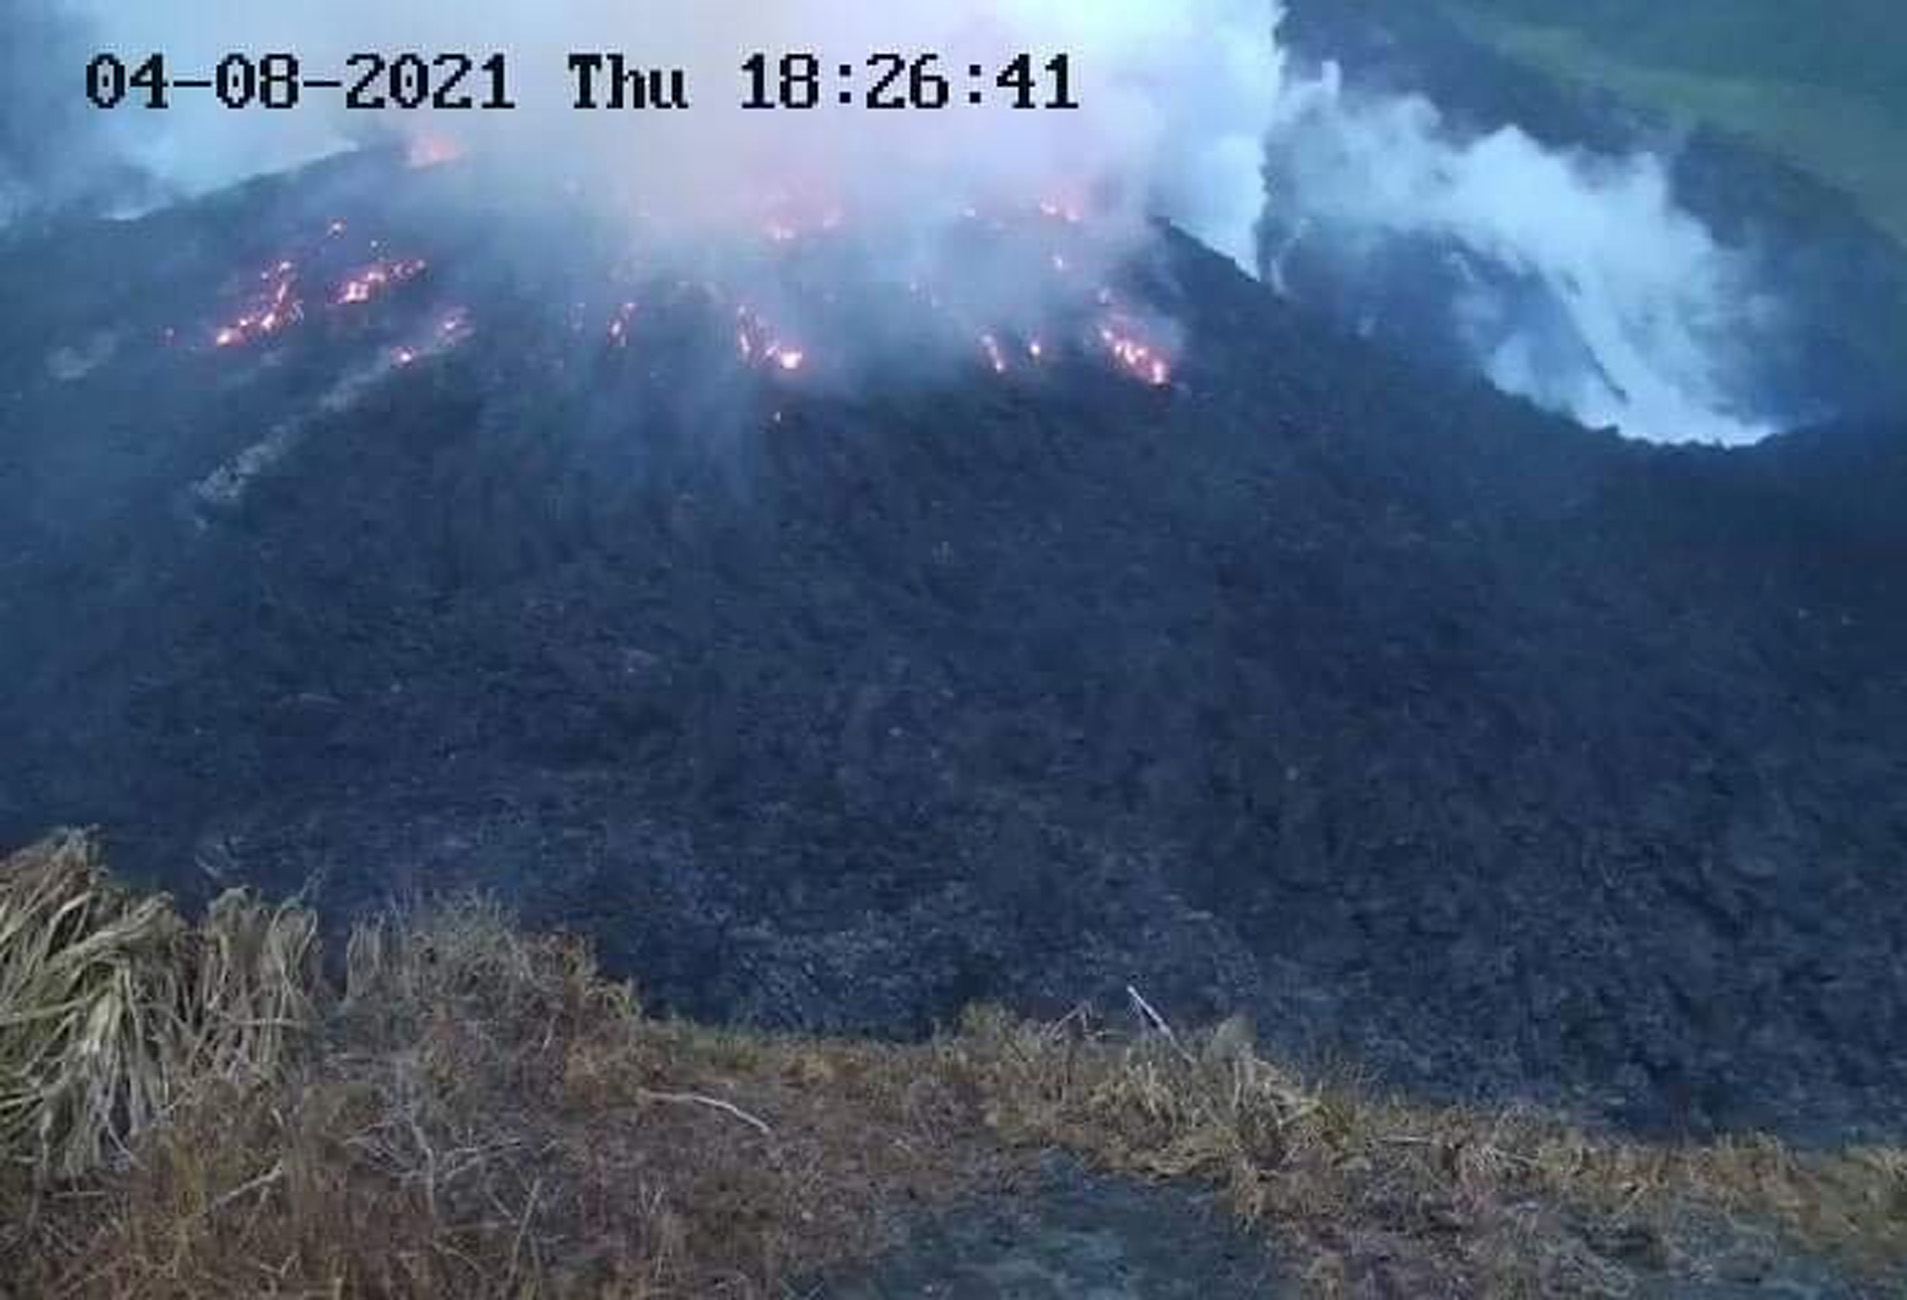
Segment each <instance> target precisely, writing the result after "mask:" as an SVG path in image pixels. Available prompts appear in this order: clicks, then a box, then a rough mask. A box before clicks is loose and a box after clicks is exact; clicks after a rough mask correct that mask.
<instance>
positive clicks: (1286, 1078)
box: [0, 836, 1907, 1297]
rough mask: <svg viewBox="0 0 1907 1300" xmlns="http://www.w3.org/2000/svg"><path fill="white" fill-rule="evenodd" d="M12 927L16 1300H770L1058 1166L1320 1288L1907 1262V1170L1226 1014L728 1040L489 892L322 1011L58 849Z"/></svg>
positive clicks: (0, 1243)
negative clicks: (1266, 1258)
mask: <svg viewBox="0 0 1907 1300" xmlns="http://www.w3.org/2000/svg"><path fill="white" fill-rule="evenodd" d="M0 918H3V919H4V926H5V928H4V929H0V940H3V946H0V972H4V974H0V979H4V980H5V983H4V985H0V996H4V997H5V999H6V1000H5V1002H3V1003H0V1054H4V1057H3V1059H4V1061H5V1065H6V1074H5V1075H4V1080H5V1087H6V1094H5V1095H6V1097H7V1105H8V1109H7V1110H6V1112H5V1114H6V1117H7V1124H8V1127H7V1128H6V1129H5V1130H4V1133H0V1140H4V1141H5V1143H6V1149H7V1150H8V1151H9V1152H12V1153H15V1154H17V1156H18V1160H17V1161H16V1164H17V1166H18V1167H17V1169H16V1174H15V1176H14V1177H13V1178H12V1181H11V1182H9V1183H5V1184H0V1276H4V1277H10V1278H13V1279H15V1280H16V1284H17V1286H18V1288H19V1293H20V1294H24V1295H40V1294H58V1295H74V1296H113V1297H132V1296H138V1297H173V1296H177V1297H186V1296H207V1295H246V1296H294V1295H295V1296H357V1295H377V1296H420V1297H421V1296H459V1297H462V1296H473V1297H484V1296H496V1297H506V1296H507V1297H528V1296H564V1295H613V1296H624V1297H678V1296H680V1297H689V1296H696V1297H701V1296H735V1297H761V1296H769V1295H782V1294H786V1288H787V1287H788V1286H789V1285H790V1283H791V1282H793V1281H794V1280H797V1279H801V1278H804V1277H811V1276H813V1275H815V1274H816V1273H818V1272H820V1271H823V1270H826V1269H827V1268H829V1267H830V1266H832V1265H834V1264H837V1263H839V1262H841V1261H843V1260H847V1259H850V1258H853V1257H857V1256H860V1255H864V1254H866V1253H868V1252H870V1251H873V1250H876V1249H878V1248H879V1247H880V1246H881V1245H882V1244H883V1242H885V1241H886V1240H888V1239H889V1238H890V1236H891V1235H892V1233H893V1232H894V1231H895V1230H896V1229H897V1228H898V1227H899V1226H900V1225H902V1224H903V1223H904V1222H905V1220H906V1218H907V1217H908V1216H909V1215H911V1214H913V1213H915V1212H917V1211H918V1210H919V1209H921V1208H923V1207H929V1206H932V1205H935V1204H939V1203H944V1202H946V1201H947V1200H948V1199H949V1198H952V1197H954V1196H957V1195H959V1194H961V1193H963V1192H966V1191H970V1190H975V1189H981V1188H985V1187H987V1186H990V1185H992V1184H993V1183H994V1182H995V1181H997V1180H998V1179H1000V1178H1001V1177H1002V1176H1004V1175H1006V1174H1008V1173H1010V1172H1011V1171H1013V1170H1014V1169H1017V1168H1019V1167H1021V1166H1022V1165H1023V1164H1024V1163H1026V1162H1027V1160H1028V1158H1029V1157H1030V1155H1031V1153H1034V1152H1039V1151H1047V1150H1053V1149H1063V1150H1068V1151H1071V1152H1074V1153H1076V1154H1078V1155H1079V1156H1081V1157H1082V1158H1084V1159H1086V1160H1088V1161H1089V1162H1091V1163H1094V1164H1096V1165H1099V1166H1101V1167H1104V1168H1108V1169H1113V1170H1120V1171H1125V1172H1130V1173H1134V1174H1139V1175H1144V1176H1148V1177H1157V1178H1174V1179H1179V1178H1186V1179H1198V1180H1203V1181H1206V1182H1209V1183H1213V1184H1216V1185H1217V1186H1219V1187H1220V1188H1222V1189H1223V1191H1224V1194H1225V1197H1226V1199H1227V1200H1228V1201H1229V1203H1230V1204H1231V1206H1232V1207H1233V1208H1234V1210H1235V1211H1236V1212H1237V1213H1238V1214H1239V1215H1240V1216H1242V1217H1243V1218H1244V1219H1246V1220H1248V1221H1250V1222H1252V1223H1254V1224H1256V1225H1259V1226H1260V1227H1261V1228H1262V1229H1263V1230H1265V1231H1266V1232H1267V1233H1269V1234H1271V1235H1272V1236H1274V1237H1275V1238H1276V1239H1277V1241H1278V1243H1279V1245H1280V1247H1281V1250H1282V1252H1283V1254H1284V1255H1285V1256H1286V1257H1287V1258H1288V1259H1291V1260H1294V1261H1297V1262H1298V1263H1299V1266H1300V1269H1301V1271H1302V1273H1303V1275H1304V1277H1305V1278H1306V1279H1307V1280H1308V1281H1309V1283H1310V1288H1309V1289H1310V1290H1311V1291H1312V1292H1313V1293H1315V1294H1319V1295H1365V1294H1371V1295H1377V1294H1407V1295H1412V1296H1426V1297H1429V1296H1439V1295H1452V1296H1457V1295H1463V1296H1468V1295H1491V1296H1524V1295H1527V1296H1539V1295H1542V1296H1551V1295H1595V1294H1623V1293H1625V1288H1626V1287H1627V1286H1628V1284H1629V1283H1630V1282H1631V1281H1632V1280H1633V1277H1634V1275H1635V1273H1636V1270H1638V1269H1649V1268H1656V1267H1665V1266H1669V1265H1675V1264H1678V1263H1683V1264H1686V1263H1688V1262H1689V1260H1690V1259H1694V1258H1695V1257H1696V1256H1698V1255H1699V1252H1700V1251H1701V1250H1702V1249H1703V1248H1704V1247H1703V1245H1702V1244H1701V1243H1700V1242H1699V1241H1696V1240H1693V1239H1692V1238H1688V1239H1685V1238H1687V1234H1685V1233H1683V1231H1682V1225H1683V1224H1684V1223H1685V1222H1686V1221H1687V1220H1688V1218H1689V1214H1690V1211H1691V1207H1696V1208H1705V1209H1706V1210H1707V1211H1710V1212H1712V1213H1713V1214H1715V1215H1720V1216H1738V1217H1741V1218H1744V1219H1752V1220H1755V1221H1758V1222H1763V1223H1767V1224H1771V1225H1774V1226H1775V1227H1776V1228H1778V1229H1779V1230H1781V1231H1784V1232H1786V1233H1788V1234H1790V1235H1791V1236H1792V1237H1793V1238H1794V1239H1795V1240H1797V1241H1801V1242H1804V1243H1806V1244H1808V1245H1809V1246H1811V1247H1812V1248H1814V1249H1816V1250H1824V1251H1831V1252H1833V1253H1834V1254H1835V1255H1836V1256H1837V1257H1838V1258H1839V1259H1841V1260H1842V1261H1844V1262H1845V1263H1846V1265H1847V1266H1848V1267H1850V1268H1855V1269H1861V1270H1867V1271H1869V1272H1870V1273H1872V1274H1873V1275H1874V1276H1879V1275H1880V1273H1881V1272H1882V1271H1884V1270H1886V1269H1889V1268H1895V1267H1898V1266H1899V1265H1900V1264H1901V1262H1902V1260H1903V1257H1904V1256H1907V1159H1903V1156H1902V1154H1901V1153H1900V1152H1898V1151H1862V1152H1847V1153H1842V1154H1837V1155H1826V1156H1813V1157H1804V1156H1801V1155H1797V1154H1795V1153H1792V1152H1790V1151H1787V1150H1785V1149H1783V1148H1781V1147H1780V1146H1778V1145H1776V1144H1773V1143H1768V1142H1748V1143H1738V1144H1728V1145H1720V1146H1712V1147H1703V1148H1684V1147H1652V1146H1647V1145H1643V1144H1630V1143H1621V1142H1612V1141H1610V1140H1607V1139H1601V1138H1594V1137H1591V1136H1589V1135H1586V1134H1583V1133H1580V1132H1577V1131H1575V1130H1572V1129H1570V1128H1568V1127H1567V1126H1564V1125H1562V1124H1559V1123H1557V1122H1555V1121H1553V1120H1549V1119H1545V1118H1543V1117H1541V1116H1536V1115H1516V1114H1487V1113H1481V1112H1475V1111H1466V1110H1455V1109H1451V1110H1429V1109H1425V1108H1422V1107H1412V1106H1409V1105H1404V1104H1401V1103H1395V1102H1390V1101H1385V1100H1382V1099H1379V1098H1374V1097H1371V1096H1369V1095H1368V1094H1366V1093H1365V1092H1363V1091H1361V1090H1359V1089H1357V1088H1354V1087H1348V1086H1326V1085H1321V1084H1318V1083H1316V1082H1313V1081H1309V1080H1306V1079H1303V1078H1300V1077H1298V1076H1297V1075H1295V1074H1294V1073H1292V1072H1290V1071H1286V1070H1283V1069H1280V1068H1279V1067H1277V1066H1276V1065H1274V1064H1272V1063H1270V1062H1267V1061H1266V1060H1264V1059H1263V1057H1262V1056H1261V1055H1260V1054H1259V1053H1258V1051H1257V1050H1256V1049H1255V1047H1254V1045H1253V1043H1252V1041H1251V1035H1250V1033H1249V1031H1248V1030H1247V1029H1246V1028H1245V1027H1244V1026H1243V1025H1242V1024H1240V1023H1237V1022H1232V1023H1228V1024H1226V1025H1222V1026H1220V1027H1219V1028H1218V1029H1216V1030H1214V1031H1211V1032H1208V1033H1203V1034H1197V1035H1187V1036H1184V1037H1179V1036H1174V1035H1172V1034H1171V1032H1170V1031H1169V1030H1165V1029H1164V1028H1163V1026H1162V1024H1158V1023H1155V1024H1153V1025H1152V1027H1151V1029H1150V1031H1149V1032H1146V1033H1144V1034H1142V1035H1140V1036H1138V1037H1134V1036H1133V1035H1131V1034H1113V1033H1108V1032H1104V1031H1103V1030H1101V1029H1100V1028H1097V1027H1095V1026H1094V1025H1093V1024H1092V1023H1091V1022H1090V1021H1089V1020H1088V1019H1087V1018H1086V1017H1084V1016H1083V1015H1075V1016H1072V1017H1069V1018H1068V1019H1067V1020H1065V1021H1063V1022H1061V1023H1059V1024H1056V1025H1047V1024H1034V1023H1029V1022H1026V1021H1022V1020H1019V1019H1015V1018H1013V1017H1011V1016H1007V1015H1005V1014H1002V1013H998V1012H991V1011H979V1012H975V1013H974V1014H972V1015H971V1016H970V1017H969V1018H968V1020H967V1022H966V1024H965V1025H964V1026H963V1028H962V1030H961V1032H960V1033H958V1034H956V1035H953V1036H950V1037H947V1038H945V1039H942V1040H940V1041H936V1042H934V1043H929V1044H922V1045H913V1046H901V1045H884V1044H877V1043H867V1042H843V1041H823V1040H807V1039H797V1038H773V1037H763V1036H759V1035H750V1034H745V1033H740V1032H732V1031H724V1030H719V1029H710V1028H705V1027H700V1026H695V1025H688V1024H681V1023H675V1022H670V1021H664V1020H657V1019H652V1018H649V1017H646V1016H644V1015H643V1013H642V1011H641V1009H640V1007H639V1006H638V1005H637V1003H636V1000H635V997H634V995H633V994H632V993H631V992H630V990H629V989H627V988H626V987H624V986H621V985H618V984H615V983H613V982H610V981H607V980H605V979H603V978H602V977H601V976H600V975H599V974H598V973H597V972H596V970H595V968H594V966H593V965H592V962H591V960H590V957H589V955H588V953H587V951H586V949H584V948H583V947H582V946H580V945H578V944H575V943H571V942H568V941H565V940H561V939H554V938H547V939H544V938H531V937H528V936H525V935H523V934H522V933H520V932H519V931H517V930H516V929H515V928H514V927H513V926H512V925H511V924H510V922H509V920H508V918H507V917H506V916H505V915H503V914H502V913H500V912H499V911H498V910H496V909H495V908H494V907H491V906H489V905H486V904H484V903H481V902H474V901H473V902H462V903H456V904H452V905H448V906H442V907H437V908H434V909H432V910H429V911H424V912H416V913H411V914H393V915H391V916H387V917H385V918H383V919H382V920H380V921H378V922H376V923H374V924H371V925H369V926H365V927H360V928H359V929H358V930H357V931H356V932H355V933H354V934H353V935H352V937H351V940H350V943H349V946H348V950H347V953H346V959H345V962H344V967H345V970H346V978H345V986H344V988H343V989H341V990H335V991H332V990H326V989H324V988H322V987H320V985H319V983H318V981H317V979H316V977H315V961H314V951H315V941H314V939H313V937H312V930H311V927H310V925H309V917H308V915H306V914H305V913H302V912H299V911H297V910H296V909H266V908H263V907H260V906H259V905H257V904H256V903H254V902H252V901H250V900H249V899H246V898H245V897H243V896H237V895H235V896H228V898H227V899H225V900H221V902H220V903H219V904H218V905H217V906H215V907H214V909H212V912H211V913H210V914H209V915H208V917H207V919H206V921H205V922H204V923H202V924H201V925H200V926H198V927H188V926H186V925H185V924H184V923H183V922H181V921H179V920H178V919H177V918H176V917H175V916H173V915H172V913H171V911H170V909H169V908H168V907H166V906H165V905H164V903H163V901H157V902H155V901H154V900H142V899H138V898H135V897H133V896H131V895H129V894H126V893H124V892H122V891H120V890H118V889H117V888H116V887H114V886H112V885H111V884H110V882H108V881H106V880H105V879H104V878H103V876H102V875H101V874H100V872H99V868H98V862H97V859H96V855H95V854H94V853H93V850H92V848H91V846H90V844H89V843H88V842H87V841H86V840H84V839H83V838H81V837H71V836H67V837H61V838H58V839H56V840H53V841H50V842H49V843H48V844H46V845H43V846H41V848H39V849H36V850H34V851H32V852H31V853H30V854H28V855H23V857H22V858H16V859H14V860H12V861H10V862H8V863H7V864H6V865H5V867H4V869H0ZM102 1008H104V1009H103V1010H102ZM23 1009H24V1010H23ZM35 1011H43V1012H44V1014H34V1013H33V1012H35ZM135 1098H136V1099H135ZM161 1120H163V1121H164V1122H159V1121H161ZM1684 1255H1686V1256H1688V1257H1689V1259H1684V1258H1682V1256H1684ZM1696 1262H1699V1260H1697V1261H1696Z"/></svg>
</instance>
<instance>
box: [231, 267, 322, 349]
mask: <svg viewBox="0 0 1907 1300" xmlns="http://www.w3.org/2000/svg"><path fill="white" fill-rule="evenodd" d="M258 278H259V279H260V280H261V281H263V282H264V288H263V289H261V290H260V291H259V292H258V293H257V294H256V295H255V296H254V297H253V300H252V303H251V306H250V307H249V308H247V310H246V311H245V312H244V313H243V314H242V315H240V316H239V317H238V318H237V319H235V320H233V321H231V322H230V323H229V324H226V325H223V326H220V327H219V329H218V331H217V332H216V333H215V334H214V335H213V336H212V341H213V343H215V344H216V345H217V346H219V347H221V348H235V347H239V346H242V345H244V344H247V343H251V342H253V341H254V340H257V339H260V338H264V337H267V336H269V335H272V334H276V333H278V331H280V330H282V329H284V328H285V327H286V326H287V325H291V324H295V323H296V322H298V321H300V320H303V319H304V315H305V308H304V303H303V302H302V301H300V299H299V298H298V270H297V268H296V267H295V266H293V265H292V264H291V263H290V262H289V261H284V262H279V263H278V264H277V265H275V266H272V267H270V268H268V269H266V270H263V271H260V272H259V273H258Z"/></svg>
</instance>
